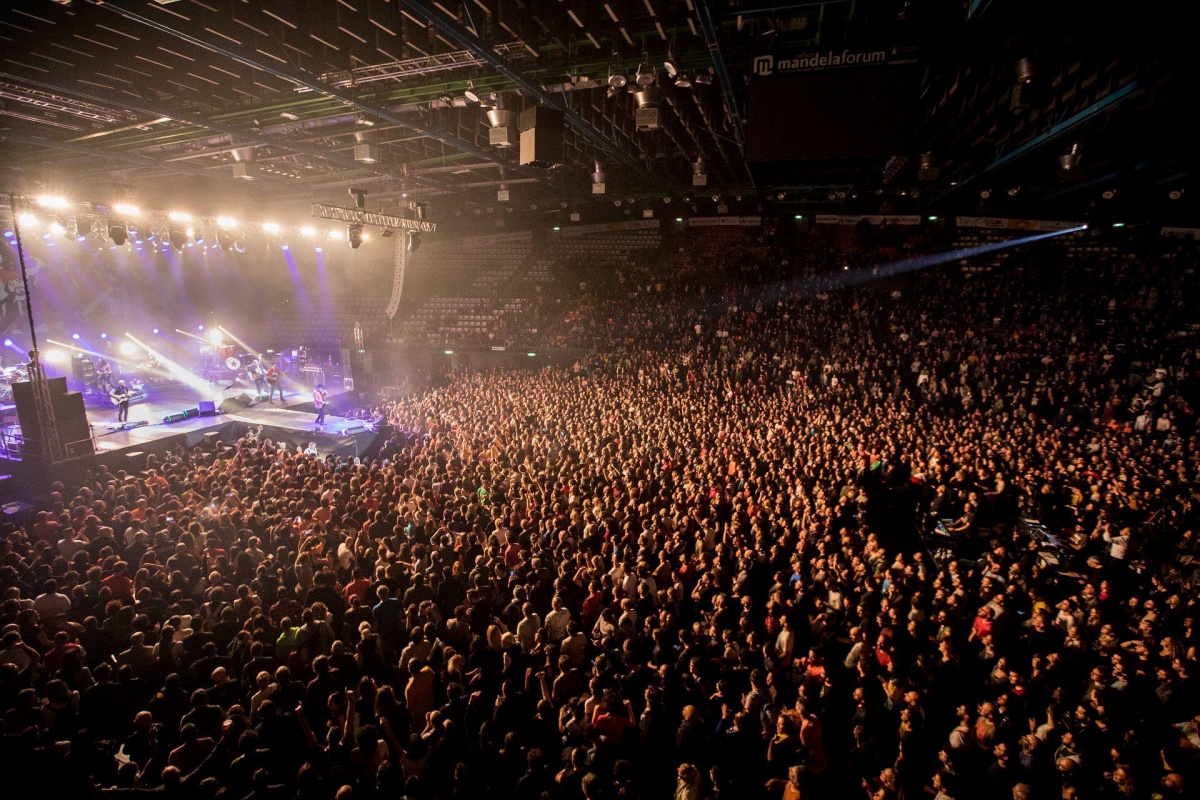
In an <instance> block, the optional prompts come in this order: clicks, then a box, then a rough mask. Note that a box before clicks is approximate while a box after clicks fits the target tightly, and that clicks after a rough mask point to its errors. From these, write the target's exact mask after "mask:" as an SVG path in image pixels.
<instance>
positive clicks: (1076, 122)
mask: <svg viewBox="0 0 1200 800" xmlns="http://www.w3.org/2000/svg"><path fill="white" fill-rule="evenodd" d="M1146 87H1147V83H1146V81H1144V80H1136V81H1131V82H1129V83H1127V84H1125V85H1124V86H1122V87H1121V88H1120V89H1117V90H1116V91H1115V92H1112V93H1110V94H1108V95H1106V96H1105V97H1103V98H1101V99H1100V100H1097V101H1096V102H1095V103H1092V104H1091V105H1090V106H1088V107H1087V108H1085V109H1083V110H1082V111H1079V112H1077V113H1075V114H1072V115H1071V116H1069V117H1067V118H1066V119H1064V120H1063V121H1062V122H1059V123H1058V124H1056V125H1054V126H1052V127H1051V128H1050V129H1049V130H1047V131H1045V132H1044V133H1041V134H1038V135H1037V136H1035V137H1033V138H1032V139H1030V140H1029V141H1027V142H1025V143H1024V144H1022V145H1019V146H1017V147H1015V148H1013V149H1012V150H1010V151H1009V152H1008V153H1006V154H1005V155H1002V156H1000V157H999V158H997V159H996V160H995V161H993V162H992V163H991V164H988V165H987V166H986V167H984V168H983V169H982V170H980V171H979V172H977V173H975V174H974V175H971V176H968V177H966V178H964V179H963V180H960V181H959V182H958V185H957V186H955V187H953V188H951V189H947V190H946V191H945V192H942V194H940V195H939V196H938V197H936V198H935V199H934V201H937V200H942V199H945V198H946V197H949V196H950V195H952V194H954V193H955V192H958V191H962V190H963V189H965V188H966V187H967V186H969V185H971V184H972V183H974V182H975V181H977V180H979V179H980V178H983V177H985V176H987V175H990V174H991V173H993V172H995V171H996V170H998V169H1000V168H1001V167H1004V166H1007V165H1008V164H1011V163H1013V162H1014V161H1016V160H1017V159H1019V158H1022V157H1023V156H1025V155H1028V154H1029V153H1032V152H1033V151H1034V150H1037V149H1038V148H1040V147H1042V146H1043V145H1046V144H1049V143H1050V142H1052V141H1054V140H1055V139H1057V138H1059V137H1060V136H1062V135H1063V134H1065V133H1069V132H1070V131H1072V130H1074V129H1075V128H1077V127H1079V126H1080V125H1082V124H1084V123H1085V122H1088V121H1089V120H1092V119H1094V118H1095V117H1098V116H1100V115H1101V114H1104V113H1106V112H1107V111H1109V110H1111V109H1112V108H1113V107H1114V106H1116V105H1118V104H1119V103H1121V102H1123V101H1125V100H1128V99H1129V98H1130V97H1134V96H1136V95H1139V94H1141V93H1142V91H1144V90H1145V89H1146Z"/></svg>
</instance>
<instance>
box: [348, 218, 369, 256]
mask: <svg viewBox="0 0 1200 800" xmlns="http://www.w3.org/2000/svg"><path fill="white" fill-rule="evenodd" d="M366 238H367V237H366V236H364V235H363V227H362V225H360V224H359V223H357V222H355V223H351V224H350V225H347V226H346V241H347V242H349V243H350V249H352V250H357V249H358V248H359V246H360V245H361V244H362V243H363V240H364V239H366Z"/></svg>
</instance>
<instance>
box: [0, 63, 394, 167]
mask: <svg viewBox="0 0 1200 800" xmlns="http://www.w3.org/2000/svg"><path fill="white" fill-rule="evenodd" d="M0 78H2V79H4V80H10V81H16V82H19V83H22V84H25V85H28V86H33V87H35V88H37V89H41V90H43V91H47V92H53V93H55V94H61V95H68V96H71V97H76V98H79V99H81V100H86V101H89V102H92V103H99V104H101V105H108V106H114V105H115V106H117V107H119V108H124V109H126V110H129V111H133V112H135V113H138V114H145V115H146V116H148V117H170V118H171V119H173V120H175V121H176V122H182V123H184V124H185V125H194V126H196V127H199V128H205V129H207V130H210V131H213V132H214V133H219V134H222V135H225V136H228V137H230V142H229V144H230V147H231V148H233V147H255V146H257V145H269V146H271V147H278V148H280V149H282V150H290V151H291V152H293V153H298V154H300V155H304V156H308V157H309V158H315V159H317V160H320V161H326V162H328V163H329V164H330V165H331V166H335V167H341V168H343V169H362V168H363V165H362V164H360V163H358V162H357V161H354V160H353V159H349V158H346V157H344V156H340V155H338V154H337V153H335V152H333V151H330V150H320V149H317V148H315V147H307V146H305V145H301V144H296V143H294V142H290V141H287V140H284V139H280V138H278V137H275V136H269V135H264V134H262V133H258V132H255V131H245V130H242V129H240V128H234V127H231V126H229V125H222V124H220V123H216V122H211V121H209V120H201V119H196V118H193V117H190V116H189V115H187V114H186V113H184V112H183V111H181V110H179V109H176V108H173V107H171V106H170V105H160V104H154V105H142V104H136V103H129V102H126V101H125V100H123V99H122V100H118V99H115V98H109V97H105V96H104V95H103V94H102V93H100V92H98V91H95V90H88V91H86V92H85V91H81V90H79V89H75V88H69V87H66V86H58V85H56V84H53V83H50V82H48V81H43V80H38V79H33V78H22V77H19V76H17V75H13V74H10V73H7V72H0ZM198 155H199V154H198ZM151 161H153V159H151ZM170 161H172V159H167V160H166V161H164V162H162V163H161V166H164V167H166V166H168V163H167V162H170ZM155 163H159V162H155ZM380 171H381V172H382V171H384V170H380ZM388 174H389V175H391V177H402V176H401V175H400V174H398V173H396V174H392V173H390V171H389V173H388Z"/></svg>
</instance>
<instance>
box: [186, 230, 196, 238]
mask: <svg viewBox="0 0 1200 800" xmlns="http://www.w3.org/2000/svg"><path fill="white" fill-rule="evenodd" d="M183 235H184V236H186V237H187V238H189V239H194V238H196V229H195V228H184V229H183Z"/></svg>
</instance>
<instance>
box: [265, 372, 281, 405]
mask: <svg viewBox="0 0 1200 800" xmlns="http://www.w3.org/2000/svg"><path fill="white" fill-rule="evenodd" d="M280 377H281V373H280V372H279V367H278V366H276V365H275V364H272V365H271V366H270V368H269V369H268V370H267V388H268V389H270V390H271V396H270V398H269V399H270V400H271V402H272V403H274V402H275V390H276V389H278V390H279V402H281V403H282V402H283V384H282V383H281V382H280V380H279V379H280Z"/></svg>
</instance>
